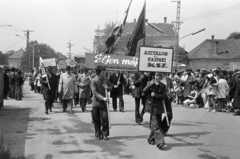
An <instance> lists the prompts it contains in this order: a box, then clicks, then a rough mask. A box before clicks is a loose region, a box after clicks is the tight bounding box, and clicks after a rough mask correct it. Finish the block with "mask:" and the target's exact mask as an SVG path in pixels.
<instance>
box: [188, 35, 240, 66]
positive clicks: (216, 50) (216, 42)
mask: <svg viewBox="0 0 240 159" xmlns="http://www.w3.org/2000/svg"><path fill="white" fill-rule="evenodd" d="M188 58H189V61H190V67H192V68H194V69H202V68H204V69H207V70H210V69H214V68H217V67H220V68H221V69H226V70H232V69H233V66H232V65H233V63H239V66H240V40H225V39H214V37H212V39H206V40H205V41H203V42H202V43H201V44H199V45H198V46H197V47H195V48H194V49H193V50H191V51H190V52H189V53H188Z"/></svg>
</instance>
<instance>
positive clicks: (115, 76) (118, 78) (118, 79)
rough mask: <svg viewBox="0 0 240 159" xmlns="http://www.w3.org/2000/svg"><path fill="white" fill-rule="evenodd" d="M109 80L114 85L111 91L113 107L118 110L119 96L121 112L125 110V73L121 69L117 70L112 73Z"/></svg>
mask: <svg viewBox="0 0 240 159" xmlns="http://www.w3.org/2000/svg"><path fill="white" fill-rule="evenodd" d="M109 81H110V83H112V84H113V85H114V86H113V88H112V90H111V93H110V97H111V98H112V105H113V109H114V111H116V110H117V98H119V110H120V112H124V101H123V84H124V82H125V80H124V77H123V74H122V73H120V72H119V71H115V72H114V73H112V74H111V75H110V77H109Z"/></svg>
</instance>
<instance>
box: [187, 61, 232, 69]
mask: <svg viewBox="0 0 240 159" xmlns="http://www.w3.org/2000/svg"><path fill="white" fill-rule="evenodd" d="M229 62H230V60H192V59H191V60H190V68H192V69H203V68H204V69H206V70H210V69H214V68H217V67H219V68H221V69H224V70H229Z"/></svg>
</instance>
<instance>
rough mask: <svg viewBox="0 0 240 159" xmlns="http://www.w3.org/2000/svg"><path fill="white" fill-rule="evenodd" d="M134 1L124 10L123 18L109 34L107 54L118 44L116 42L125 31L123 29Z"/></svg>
mask: <svg viewBox="0 0 240 159" xmlns="http://www.w3.org/2000/svg"><path fill="white" fill-rule="evenodd" d="M131 3H132V0H131V1H130V3H129V5H128V8H127V10H126V11H125V12H124V15H123V17H122V19H121V21H119V22H118V23H117V24H116V25H115V27H114V28H113V30H112V32H111V33H110V34H109V36H108V38H107V40H106V42H105V44H106V46H107V51H106V52H105V54H111V52H112V50H113V48H114V46H115V45H116V43H117V42H118V40H119V39H120V37H121V34H122V32H123V29H124V27H125V24H126V20H127V16H128V11H129V8H130V5H131Z"/></svg>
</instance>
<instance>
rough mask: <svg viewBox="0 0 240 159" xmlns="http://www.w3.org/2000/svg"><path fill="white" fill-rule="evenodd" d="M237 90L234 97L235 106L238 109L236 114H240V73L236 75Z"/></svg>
mask: <svg viewBox="0 0 240 159" xmlns="http://www.w3.org/2000/svg"><path fill="white" fill-rule="evenodd" d="M235 80H236V90H235V94H234V99H233V107H234V108H235V109H237V111H236V113H235V114H234V115H240V104H239V103H240V73H238V74H237V75H236V78H235Z"/></svg>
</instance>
